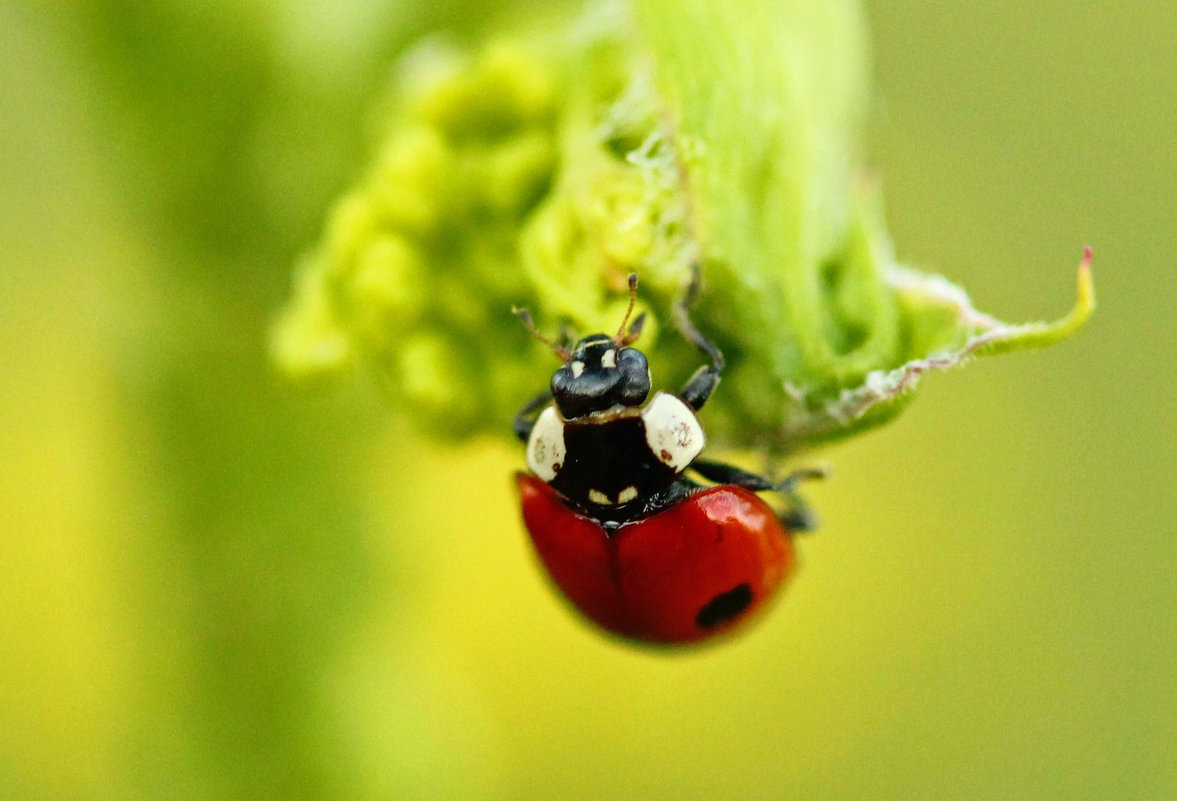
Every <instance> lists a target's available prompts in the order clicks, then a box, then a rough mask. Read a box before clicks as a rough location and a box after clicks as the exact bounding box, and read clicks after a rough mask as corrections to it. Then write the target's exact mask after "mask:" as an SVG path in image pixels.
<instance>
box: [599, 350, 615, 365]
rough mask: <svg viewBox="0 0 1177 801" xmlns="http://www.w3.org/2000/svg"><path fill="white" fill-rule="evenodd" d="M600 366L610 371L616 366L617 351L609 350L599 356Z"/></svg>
mask: <svg viewBox="0 0 1177 801" xmlns="http://www.w3.org/2000/svg"><path fill="white" fill-rule="evenodd" d="M601 366H602V367H607V368H608V369H610V370H612V369H613V368H614V367H616V366H617V351H615V350H613V349H612V348H610V349H609V350H607V351H605V352H604V353H602V354H601Z"/></svg>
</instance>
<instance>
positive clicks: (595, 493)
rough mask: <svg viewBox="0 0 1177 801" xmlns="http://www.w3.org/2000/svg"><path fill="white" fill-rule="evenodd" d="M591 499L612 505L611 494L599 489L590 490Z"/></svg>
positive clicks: (601, 503)
mask: <svg viewBox="0 0 1177 801" xmlns="http://www.w3.org/2000/svg"><path fill="white" fill-rule="evenodd" d="M589 500H590V501H592V502H593V503H596V504H600V505H601V506H612V503H611V502H610V501H609V496H608V495H606V494H605V493H603V492H601V491H600V490H597V489H591V490H589Z"/></svg>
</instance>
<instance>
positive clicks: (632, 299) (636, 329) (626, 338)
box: [613, 273, 646, 345]
mask: <svg viewBox="0 0 1177 801" xmlns="http://www.w3.org/2000/svg"><path fill="white" fill-rule="evenodd" d="M637 302H638V274H637V273H630V274H629V306H628V307H627V308H626V310H625V317H623V318H621V327H620V328H618V329H617V333H616V334H614V335H613V341H614V342H616V343H617V344H618V345H628V344H630V343H631V342H634V341H635V340H637V338H638V337H639V336H641V335H642V325H644V324H645V322H646V313H645V312H642V313H641V314H639V315H638V316H637V317H635V318H634V321H633V325H631V326H629V330H628V331H627V330H626V329H625V326H626V324H627V323H629V316H630V315H631V314H633V307H634V305H635V304H636V303H637Z"/></svg>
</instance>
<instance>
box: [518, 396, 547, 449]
mask: <svg viewBox="0 0 1177 801" xmlns="http://www.w3.org/2000/svg"><path fill="white" fill-rule="evenodd" d="M551 400H552V393H551V392H550V391H548V390H544V391H543V392H541V393H540V394H538V395H536V396H535V397H534V398H532V399H531V400H529V401H528V402H527V403H526V405H524V407H523V408H522V409H520V410H519V412H518V413H517V414H516V415H515V436H516V437H518V438H519V439H520V441H522V442H527V440H529V439H531V429H532V428H534V427H535V416H536V415H535V413H536V412H538V411H539V410H540V409H542V408H544V407H545V406H547V405H548V404H549V403H550V402H551Z"/></svg>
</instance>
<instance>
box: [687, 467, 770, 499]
mask: <svg viewBox="0 0 1177 801" xmlns="http://www.w3.org/2000/svg"><path fill="white" fill-rule="evenodd" d="M690 469H691V470H694V471H695V472H696V473H698V474H699V475H701V476H703V478H705V479H707V480H708V481H714V482H715V483H716V484H735V485H736V486H737V487H743V488H744V489H746V490H752V491H753V492H766V491H768V490H775V489H776V484H774V483H772V482H771V481H770V480H769V479H768V478H766V477H765V476H762V475H758V474H757V473H750V472H748V471H747V470H744V469H742V468H739V467H736V466H735V465H732V464H726V463H725V462H712V461H710V460H708V459H696V460H695V461H693V462H691V466H690Z"/></svg>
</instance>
